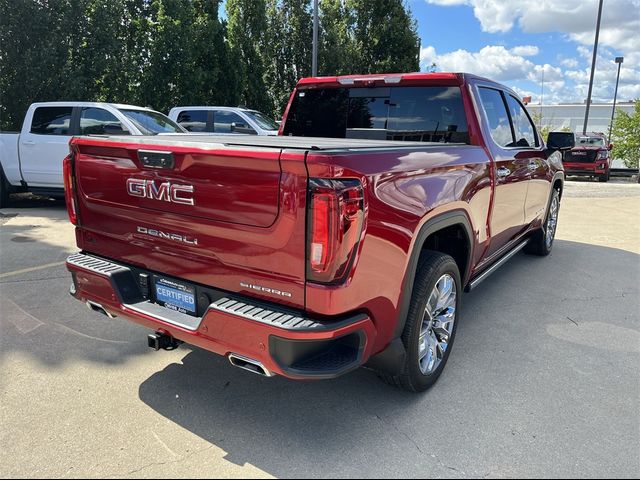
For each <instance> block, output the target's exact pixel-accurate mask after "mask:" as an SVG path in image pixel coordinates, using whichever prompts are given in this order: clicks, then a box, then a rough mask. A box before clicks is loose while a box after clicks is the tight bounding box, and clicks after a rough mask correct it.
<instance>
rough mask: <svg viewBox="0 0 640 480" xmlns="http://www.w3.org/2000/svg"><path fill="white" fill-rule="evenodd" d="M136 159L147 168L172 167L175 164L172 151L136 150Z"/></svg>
mask: <svg viewBox="0 0 640 480" xmlns="http://www.w3.org/2000/svg"><path fill="white" fill-rule="evenodd" d="M138 160H140V163H142V165H143V166H145V167H149V168H173V167H174V166H175V160H174V159H173V152H161V151H158V150H138Z"/></svg>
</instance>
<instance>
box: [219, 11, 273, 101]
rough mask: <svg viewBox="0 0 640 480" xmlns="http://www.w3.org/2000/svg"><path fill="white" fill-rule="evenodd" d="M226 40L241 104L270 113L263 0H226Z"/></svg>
mask: <svg viewBox="0 0 640 480" xmlns="http://www.w3.org/2000/svg"><path fill="white" fill-rule="evenodd" d="M226 10H227V18H228V23H227V38H228V42H229V47H230V54H231V56H232V58H233V59H234V63H235V69H234V71H233V75H234V78H235V79H236V84H237V88H238V91H239V93H240V94H239V98H240V102H241V103H242V104H244V105H246V106H247V107H250V108H255V109H258V110H261V111H266V112H269V111H271V109H272V107H271V103H270V101H269V96H268V94H267V87H266V85H265V82H264V75H265V66H264V57H263V52H262V50H261V47H262V46H263V45H264V37H265V33H266V29H267V17H266V5H265V1H264V0H227V4H226Z"/></svg>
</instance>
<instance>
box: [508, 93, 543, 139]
mask: <svg viewBox="0 0 640 480" xmlns="http://www.w3.org/2000/svg"><path fill="white" fill-rule="evenodd" d="M507 105H509V112H511V121H512V122H513V130H514V133H515V134H516V146H518V147H537V146H538V139H537V138H536V134H535V131H536V130H535V127H534V126H533V123H532V122H531V119H530V118H529V115H527V111H526V110H525V109H524V107H523V106H522V105H521V104H520V102H519V101H518V100H516V99H515V98H513V97H512V96H511V95H507Z"/></svg>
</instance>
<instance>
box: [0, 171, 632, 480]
mask: <svg viewBox="0 0 640 480" xmlns="http://www.w3.org/2000/svg"><path fill="white" fill-rule="evenodd" d="M74 246H75V244H74V235H73V229H72V227H71V225H70V224H69V223H68V222H67V217H66V211H65V209H64V205H63V203H61V202H54V201H50V200H46V199H38V198H33V197H29V196H23V197H18V198H16V199H15V203H14V205H13V206H12V208H8V209H4V210H0V249H1V251H0V295H1V303H0V367H1V370H0V372H1V376H0V424H1V427H2V428H0V476H2V477H34V478H35V477H88V478H102V477H104V478H109V477H154V478H155V477H166V476H171V477H212V476H213V477H271V476H273V477H297V478H307V477H374V478H377V477H381V476H383V477H387V476H389V477H419V478H428V477H452V476H455V477H486V476H491V477H605V478H607V477H614V478H617V477H636V478H637V477H638V475H639V472H640V322H639V319H640V318H639V317H640V286H639V285H640V185H638V184H634V183H631V182H630V181H624V180H615V181H612V182H610V183H607V184H599V183H595V182H588V181H571V182H567V185H566V189H565V194H564V197H563V201H562V207H561V210H560V219H559V230H558V235H557V240H556V244H555V246H554V250H553V253H552V254H551V256H550V257H548V258H544V259H541V258H537V257H531V256H527V255H524V254H518V255H517V256H516V257H515V258H514V259H512V260H511V261H510V262H509V263H507V265H505V266H504V267H503V268H501V269H500V270H499V271H498V272H497V273H496V274H495V275H493V277H492V278H490V279H489V280H487V281H486V282H484V283H483V284H482V285H481V286H480V287H479V288H478V289H477V290H475V291H474V292H473V293H471V294H467V295H465V297H464V299H463V315H462V318H461V323H460V325H459V328H458V336H457V340H456V344H455V347H454V350H453V352H452V355H451V358H450V361H449V364H448V366H447V368H446V370H445V372H444V374H443V376H442V377H441V379H440V380H439V382H438V383H437V385H436V386H435V388H433V389H432V390H431V391H429V392H428V393H426V394H424V395H415V394H408V393H404V392H402V391H399V390H397V389H395V388H393V387H390V386H387V385H385V384H383V383H381V382H380V381H378V380H377V378H376V376H375V375H374V374H373V373H372V372H370V371H367V370H364V369H361V370H359V371H357V372H355V373H353V374H350V375H348V376H346V377H342V378H340V379H337V380H334V381H326V382H316V383H296V382H291V381H288V380H286V379H283V378H272V379H267V378H260V377H258V376H255V375H251V374H250V373H247V372H244V371H241V370H238V369H234V368H232V367H230V365H229V364H228V362H227V361H226V360H225V359H223V358H220V357H218V356H215V355H213V354H209V353H207V352H205V351H202V350H198V349H192V348H188V347H184V346H183V347H181V348H179V349H178V350H176V351H172V352H159V353H155V352H153V351H151V350H149V349H148V348H147V347H146V344H145V343H146V342H145V337H146V334H147V333H148V332H147V331H146V330H145V329H143V328H140V327H137V326H135V325H132V324H129V323H128V322H125V321H123V320H121V319H113V320H111V319H108V318H106V317H104V316H101V315H99V314H96V313H92V312H89V311H88V310H87V308H86V307H85V306H84V305H82V304H80V303H79V302H76V301H74V300H72V298H71V297H70V296H69V295H68V294H67V291H68V287H69V276H68V274H67V272H66V270H65V268H64V265H63V262H64V259H65V258H66V256H67V255H68V254H69V253H71V252H73V251H74V250H75V248H74Z"/></svg>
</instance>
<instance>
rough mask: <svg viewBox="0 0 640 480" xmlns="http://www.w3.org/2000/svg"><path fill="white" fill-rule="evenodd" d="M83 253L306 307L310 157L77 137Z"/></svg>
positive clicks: (204, 145)
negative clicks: (308, 164) (307, 160)
mask: <svg viewBox="0 0 640 480" xmlns="http://www.w3.org/2000/svg"><path fill="white" fill-rule="evenodd" d="M71 145H72V151H74V169H75V178H76V195H77V197H78V204H79V205H78V207H79V208H78V210H79V211H78V213H79V218H80V227H79V228H78V235H77V236H78V244H79V246H80V248H82V249H83V250H85V251H87V252H90V253H93V254H97V255H101V256H104V257H106V258H109V259H112V260H117V261H120V262H123V263H128V264H131V265H133V266H137V267H140V268H144V269H148V270H151V271H153V272H157V273H160V274H164V275H167V276H169V277H175V278H178V279H184V280H188V281H191V282H194V283H199V284H202V285H206V286H212V287H215V288H219V289H222V290H226V291H229V292H245V293H248V294H250V295H252V296H254V297H262V298H263V299H265V300H269V301H274V302H279V303H283V304H287V305H290V306H293V307H297V308H304V282H305V262H304V257H305V243H304V242H305V208H306V204H305V203H306V187H307V174H306V169H305V165H304V158H305V152H304V151H303V150H297V151H286V150H284V149H281V148H268V147H242V146H225V145H222V144H220V143H217V144H216V143H215V142H208V143H207V142H203V141H198V142H195V141H194V142H190V141H188V140H187V141H177V140H175V139H173V140H171V141H169V140H168V139H166V138H165V139H159V138H156V137H153V138H149V137H139V138H135V139H134V138H126V137H109V138H100V139H99V138H89V137H78V138H75V139H73V140H72V142H71Z"/></svg>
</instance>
